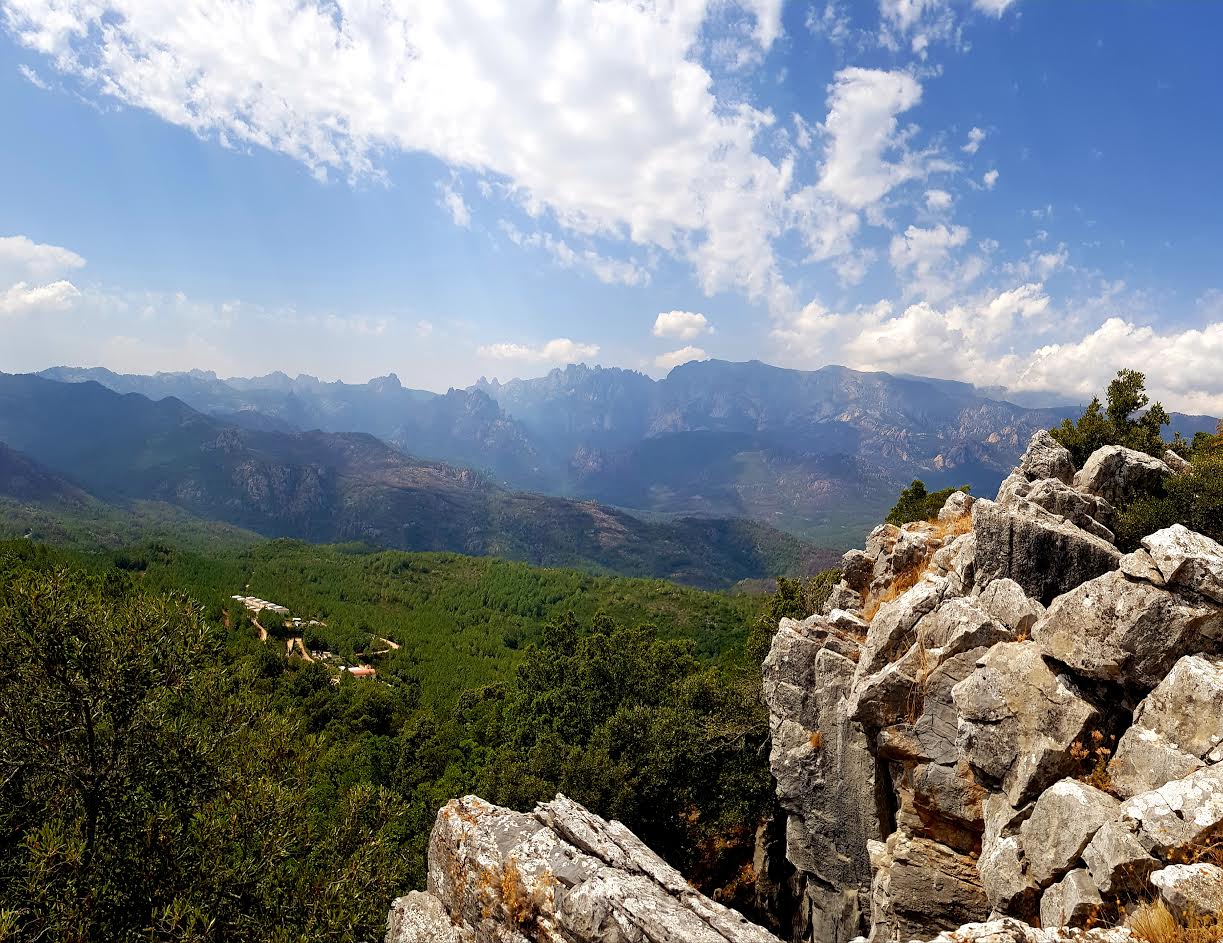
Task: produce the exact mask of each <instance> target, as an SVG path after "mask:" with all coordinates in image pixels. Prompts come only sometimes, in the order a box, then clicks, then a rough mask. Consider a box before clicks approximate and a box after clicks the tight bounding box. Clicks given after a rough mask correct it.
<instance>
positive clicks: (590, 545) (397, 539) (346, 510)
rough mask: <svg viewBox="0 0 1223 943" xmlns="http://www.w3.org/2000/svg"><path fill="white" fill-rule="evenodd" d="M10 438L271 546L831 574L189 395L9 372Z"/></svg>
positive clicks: (623, 567)
mask: <svg viewBox="0 0 1223 943" xmlns="http://www.w3.org/2000/svg"><path fill="white" fill-rule="evenodd" d="M0 440H4V441H7V442H9V443H12V444H13V445H14V446H16V447H18V448H20V449H21V450H22V451H24V452H27V453H28V454H29V455H31V456H33V457H34V458H35V459H36V460H38V461H40V462H42V463H44V464H45V465H48V466H50V467H51V468H53V469H57V470H60V471H62V472H65V473H69V474H71V475H72V477H74V478H75V479H76V480H77V481H79V482H80V483H81V484H82V485H84V486H85V487H87V488H88V489H89V490H90V491H91V492H92V493H93V494H94V495H96V496H98V497H100V498H103V499H106V500H110V501H131V500H140V499H143V500H154V501H162V502H165V503H167V504H170V505H173V506H175V507H177V508H180V509H182V510H185V511H187V512H189V513H191V514H194V515H197V516H199V517H204V518H208V519H213V520H219V521H225V522H227V523H229V524H233V525H237V526H239V527H243V528H249V529H251V530H255V531H257V532H259V533H263V534H266V535H271V536H292V537H299V538H302V539H306V540H312V541H327V542H332V541H347V540H360V541H365V542H367V543H370V544H374V545H378V546H385V547H393V548H397V549H404V550H450V551H457V552H461V553H469V554H494V555H497V556H504V557H507V558H510V559H517V560H524V561H527V562H531V563H535V564H539V565H544V566H561V565H576V566H582V567H586V568H589V569H593V570H597V571H611V572H618V573H624V574H628V575H635V576H660V577H666V578H669V579H675V580H677V581H681V582H686V583H691V584H693V585H701V586H729V585H732V584H734V583H736V582H738V581H739V580H742V579H749V578H758V577H762V576H771V575H777V574H780V573H800V572H810V571H812V570H813V569H816V568H819V567H820V566H822V565H827V564H828V563H829V562H831V561H830V560H829V556H830V554H828V553H827V552H824V553H821V552H820V551H817V550H814V549H813V548H811V547H810V546H808V545H806V544H804V543H802V542H801V541H799V540H797V539H795V538H793V537H790V536H788V535H785V534H782V533H780V532H778V531H775V530H773V529H771V528H768V527H765V526H762V525H760V524H756V523H752V522H748V521H706V520H679V521H670V522H662V523H652V522H647V521H643V520H640V519H639V518H636V517H633V516H631V515H629V514H626V513H624V512H621V511H617V510H614V509H612V508H607V507H602V506H599V505H596V504H590V503H578V502H573V501H566V500H563V499H560V498H548V497H542V496H539V495H534V494H525V493H517V492H512V491H506V490H505V489H502V488H500V487H497V486H496V485H494V484H492V483H491V482H490V481H488V480H487V479H485V478H483V477H482V476H480V475H478V474H476V473H474V472H472V471H470V470H469V469H462V468H456V467H453V466H450V465H444V464H440V463H436V462H424V461H419V460H416V459H412V458H408V457H407V456H405V455H403V454H402V453H401V452H398V451H396V450H395V449H392V448H390V447H389V446H387V445H385V444H384V443H382V442H381V441H379V440H378V439H375V438H374V437H373V436H370V435H366V434H363V433H345V434H333V433H325V432H317V431H315V432H306V433H284V432H276V431H252V430H250V429H242V428H237V427H234V426H230V425H226V424H225V423H223V422H221V421H219V420H217V419H214V418H212V417H208V416H204V415H202V414H200V413H198V412H196V411H195V410H193V409H191V408H190V407H188V406H187V405H186V404H184V403H182V402H180V401H179V400H177V399H174V398H166V399H162V400H159V401H157V402H153V401H151V400H149V399H148V398H146V397H144V396H141V395H139V394H134V393H129V394H126V395H120V394H117V393H115V392H113V391H112V390H108V389H106V388H105V387H103V386H101V385H99V384H97V383H95V382H82V383H57V382H54V381H50V380H46V379H43V378H41V377H35V376H28V375H27V376H9V375H0Z"/></svg>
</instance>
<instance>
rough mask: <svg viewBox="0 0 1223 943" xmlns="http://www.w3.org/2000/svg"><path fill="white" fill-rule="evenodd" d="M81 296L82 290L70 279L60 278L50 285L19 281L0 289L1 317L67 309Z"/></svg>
mask: <svg viewBox="0 0 1223 943" xmlns="http://www.w3.org/2000/svg"><path fill="white" fill-rule="evenodd" d="M80 297H81V293H80V291H79V290H78V289H77V287H76V286H75V285H73V284H72V282H69V281H64V280H60V281H57V282H51V283H50V284H49V285H28V284H26V283H25V282H18V283H17V284H15V285H11V286H10V287H9V288H7V289H3V290H0V317H19V316H21V315H26V314H42V313H46V312H50V311H65V310H67V309H68V308H70V307H72V304H73V302H75V301H76V300H77V299H78V298H80Z"/></svg>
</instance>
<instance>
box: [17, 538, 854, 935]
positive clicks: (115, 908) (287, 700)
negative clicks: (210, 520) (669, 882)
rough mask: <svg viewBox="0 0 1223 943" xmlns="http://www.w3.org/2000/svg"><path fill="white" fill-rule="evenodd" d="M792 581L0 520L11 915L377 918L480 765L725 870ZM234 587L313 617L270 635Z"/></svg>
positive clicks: (307, 927) (732, 855) (161, 928)
mask: <svg viewBox="0 0 1223 943" xmlns="http://www.w3.org/2000/svg"><path fill="white" fill-rule="evenodd" d="M823 585H824V586H825V587H826V586H827V585H830V583H829V582H828V581H827V580H825V581H824V583H823ZM782 590H783V591H782V593H781V594H780V595H779V596H778V597H777V600H775V601H774V602H773V604H772V606H771V609H770V611H769V612H768V613H767V614H766V616H765V617H764V618H763V620H761V621H759V622H758V616H759V615H760V613H761V612H762V611H763V610H764V609H766V608H769V607H768V606H767V605H766V603H767V600H766V599H765V598H764V597H749V596H730V595H725V594H714V593H705V592H700V591H697V590H693V589H687V588H684V587H680V586H676V585H674V584H668V583H664V582H661V581H643V580H628V579H621V578H614V577H596V576H590V575H587V574H582V573H577V572H573V571H565V570H540V569H536V568H532V567H529V566H526V565H523V564H517V563H509V562H505V561H497V560H489V559H478V558H472V557H462V556H457V555H449V554H410V553H401V552H379V553H369V552H363V551H362V550H361V549H360V548H356V547H312V546H307V545H303V544H299V543H295V542H291V541H275V542H270V543H263V544H260V545H258V546H254V547H249V548H235V549H229V550H225V549H219V550H216V551H214V552H211V553H209V554H207V555H201V554H198V553H193V552H189V551H184V550H180V549H176V548H174V547H172V546H169V545H167V544H164V543H159V544H153V545H145V546H143V547H140V548H133V549H129V550H124V551H117V552H97V551H94V552H88V553H85V552H76V551H70V550H61V549H54V548H51V547H49V546H47V545H44V544H39V543H36V542H33V541H30V540H16V541H10V542H8V543H2V544H0V664H3V665H6V666H9V669H6V673H4V674H3V675H2V676H0V755H2V756H4V757H5V759H6V763H7V773H6V776H5V777H3V778H2V779H0V830H3V833H4V834H6V835H7V836H9V837H10V839H11V840H7V841H5V842H4V843H2V844H0V939H6V938H10V937H12V938H16V939H34V938H44V939H64V940H87V939H120V938H125V937H127V936H128V935H130V934H135V935H137V936H139V937H140V938H153V939H159V940H161V939H165V940H171V939H172V940H205V939H244V940H257V939H258V940H281V939H302V940H305V939H309V940H352V941H356V940H368V939H372V938H376V937H380V936H381V933H382V927H383V924H384V921H385V914H386V908H387V905H388V901H389V900H390V899H391V897H393V896H395V895H396V894H399V893H402V891H403V890H404V889H405V888H409V887H414V886H421V885H423V882H424V867H425V857H424V854H425V844H426V841H427V838H428V833H429V830H430V828H431V826H432V823H433V818H434V815H435V813H436V811H437V808H438V807H439V806H440V805H441V804H443V803H444V802H445V801H447V800H448V799H449V798H451V797H452V796H454V795H461V794H464V793H468V792H474V791H478V792H480V793H482V794H484V795H487V796H490V797H496V798H499V799H501V800H502V801H505V802H512V803H515V804H524V803H525V804H528V805H529V804H530V803H532V802H534V801H536V800H541V799H545V798H550V797H551V795H552V794H554V793H555V792H556V791H557V790H558V789H563V790H564V791H565V792H566V793H568V794H569V795H572V796H574V797H575V798H578V799H579V800H581V801H584V802H587V803H589V804H590V805H591V807H592V808H598V809H601V810H604V811H606V812H607V813H608V814H611V815H615V816H617V817H619V818H621V819H622V820H623V821H624V822H625V823H626V824H629V825H630V826H631V827H633V828H635V829H637V830H638V833H639V834H641V835H642V836H643V837H645V838H646V839H647V840H648V841H650V842H651V844H653V845H654V847H656V848H658V849H659V850H660V851H661V852H662V853H663V854H665V855H666V856H667V857H668V859H669V860H672V861H673V862H674V863H675V864H676V865H677V866H679V867H682V868H683V869H685V871H687V872H690V873H692V874H694V875H695V876H696V879H697V880H698V881H699V882H700V883H701V884H702V886H704V887H705V888H706V889H707V890H710V891H713V890H714V889H716V888H718V887H727V888H729V890H728V891H727V893H728V894H731V895H732V896H733V894H734V887H735V886H736V885H735V876H736V874H737V873H738V871H739V869H740V868H741V867H742V866H743V865H745V864H746V863H748V862H749V861H750V856H751V849H752V841H751V838H752V833H753V829H754V828H755V825H756V823H757V822H758V821H759V819H760V817H761V815H762V814H764V813H765V812H766V811H767V808H768V807H769V805H770V803H771V801H772V800H771V795H770V788H769V778H768V772H767V767H766V765H765V757H764V754H763V752H762V751H761V749H760V747H761V745H762V744H763V743H764V741H765V739H766V736H767V725H766V723H765V715H764V713H763V709H762V706H761V701H760V674H759V658H760V657H761V654H762V651H763V648H762V639H763V642H764V643H765V644H767V638H768V627H769V626H770V625H771V624H772V623H773V622H774V621H775V619H776V617H777V615H778V614H779V613H786V612H790V611H791V610H793V611H797V609H798V608H801V606H802V605H803V603H801V602H799V604H798V605H797V606H796V605H795V604H794V603H795V601H796V600H798V599H799V597H800V596H801V593H800V592H799V590H798V587H797V586H796V585H795V584H791V583H789V582H784V583H783V585H782ZM235 594H242V595H259V596H261V597H263V598H265V599H270V600H274V601H276V602H277V603H278V604H280V605H283V606H285V607H286V608H288V609H289V610H290V612H292V613H293V614H294V615H297V616H299V617H302V618H303V619H304V620H305V621H306V622H309V621H311V620H313V621H316V622H319V623H325V624H320V625H315V626H308V625H307V626H306V627H305V629H304V631H305V633H306V642H307V644H306V646H305V647H304V649H303V648H298V649H297V651H296V653H295V654H294V655H293V656H292V657H289V656H288V655H287V654H286V639H285V636H286V635H290V636H291V635H292V633H293V630H292V628H291V627H290V626H284V627H282V626H280V625H278V624H275V625H274V624H273V622H272V620H271V619H270V618H269V616H268V614H267V613H266V612H265V613H263V614H261V615H260V616H258V617H256V619H252V616H251V613H250V612H248V611H247V610H246V609H245V607H244V604H243V603H241V602H237V601H234V600H232V599H231V598H230V597H231V596H233V595H235ZM787 600H788V601H789V602H787ZM257 619H262V623H261V624H262V625H263V627H264V628H268V627H271V628H270V632H269V637H268V638H267V640H266V641H261V640H260V638H259V635H260V629H259V625H260V623H258V622H257V621H256V620H257ZM281 621H283V617H282V619H281ZM762 632H763V635H762V634H761V633H762ZM389 642H393V643H395V644H396V645H398V646H399V647H398V648H394V647H392V646H391V645H389V644H388V643H389ZM316 646H317V647H326V648H328V649H330V650H332V651H333V652H334V655H333V656H332V657H331V658H330V659H328V660H323V659H322V658H314V659H312V660H306V658H305V657H304V656H305V654H306V651H305V650H310V649H314V650H315V654H316V655H319V654H321V653H319V652H318V651H317V650H316ZM340 663H347V664H348V665H358V664H361V665H367V666H369V667H373V668H374V669H375V670H376V675H375V676H373V677H368V678H360V677H354V676H352V674H351V672H347V671H339V670H337V668H336V665H337V664H340ZM82 691H88V692H91V693H90V694H89V695H88V697H87V698H85V699H84V700H81V699H80V692H82ZM82 719H83V721H82ZM82 722H83V723H84V724H85V726H84V727H83V726H82ZM87 729H93V730H96V731H97V734H96V736H95V735H87Z"/></svg>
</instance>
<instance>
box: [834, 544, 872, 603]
mask: <svg viewBox="0 0 1223 943" xmlns="http://www.w3.org/2000/svg"><path fill="white" fill-rule="evenodd" d="M874 576H875V561H874V560H872V559H871V558H870V557H869V556H867V554H866V553H865V551H862V550H850V551H849V552H848V553H846V554H845V555H844V556H843V557H841V580H842V582H844V583H845V585H846V586H848V587H849V588H850V589H852V590H855V591H856V592H858V593H864V592H866V590H867V588H868V587H869V586H870V585H871V580H872V579H874Z"/></svg>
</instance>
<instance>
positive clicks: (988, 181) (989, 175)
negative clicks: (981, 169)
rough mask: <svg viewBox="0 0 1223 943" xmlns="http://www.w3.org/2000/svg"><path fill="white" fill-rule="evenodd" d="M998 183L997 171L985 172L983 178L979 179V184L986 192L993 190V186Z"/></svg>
mask: <svg viewBox="0 0 1223 943" xmlns="http://www.w3.org/2000/svg"><path fill="white" fill-rule="evenodd" d="M997 182H998V171H996V170H987V171H986V172H985V176H983V177H982V178H981V184H982V186H984V187H985V189H986V190H992V189H994V184H996V183H997Z"/></svg>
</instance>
